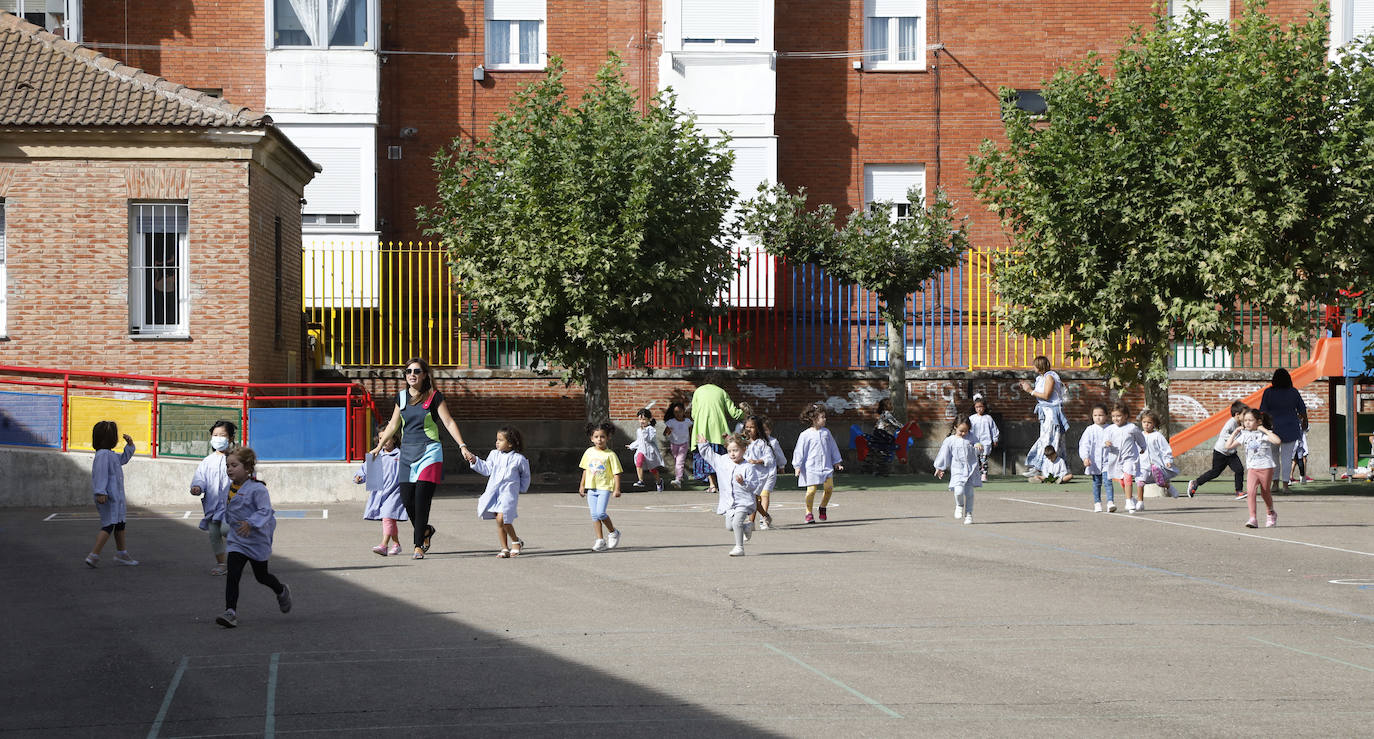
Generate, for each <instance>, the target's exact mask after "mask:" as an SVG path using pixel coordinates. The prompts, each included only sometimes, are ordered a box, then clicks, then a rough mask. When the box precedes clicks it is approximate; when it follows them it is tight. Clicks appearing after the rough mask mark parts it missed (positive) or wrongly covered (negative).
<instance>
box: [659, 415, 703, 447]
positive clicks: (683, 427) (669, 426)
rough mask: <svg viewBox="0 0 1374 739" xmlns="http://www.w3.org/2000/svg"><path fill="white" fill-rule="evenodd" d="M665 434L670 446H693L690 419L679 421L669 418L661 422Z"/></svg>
mask: <svg viewBox="0 0 1374 739" xmlns="http://www.w3.org/2000/svg"><path fill="white" fill-rule="evenodd" d="M663 426H664V429H665V430H666V432H667V436H668V443H670V444H695V440H694V439H692V419H690V418H684V419H682V420H681V421H679V420H677V419H676V418H670V419H668V420H666V421H664V422H663Z"/></svg>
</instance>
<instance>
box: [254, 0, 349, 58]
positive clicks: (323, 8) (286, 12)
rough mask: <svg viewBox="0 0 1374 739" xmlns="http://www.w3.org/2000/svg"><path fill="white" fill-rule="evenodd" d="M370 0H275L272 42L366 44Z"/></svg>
mask: <svg viewBox="0 0 1374 739" xmlns="http://www.w3.org/2000/svg"><path fill="white" fill-rule="evenodd" d="M368 4H369V0H272V45H273V46H306V47H315V48H330V47H344V48H349V47H352V48H357V47H362V46H367V45H368V42H369V35H368V30H369V29H368V18H369V16H370V13H369V12H368V11H369V8H368Z"/></svg>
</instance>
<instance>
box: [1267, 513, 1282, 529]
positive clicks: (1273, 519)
mask: <svg viewBox="0 0 1374 739" xmlns="http://www.w3.org/2000/svg"><path fill="white" fill-rule="evenodd" d="M1278 525H1279V514H1277V513H1275V512H1273V511H1269V515H1268V516H1265V517H1264V527H1265V528H1266V529H1272V528H1274V527H1275V526H1278Z"/></svg>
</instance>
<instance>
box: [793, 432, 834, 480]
mask: <svg viewBox="0 0 1374 739" xmlns="http://www.w3.org/2000/svg"><path fill="white" fill-rule="evenodd" d="M841 461H842V458H841V457H840V447H839V445H838V444H836V443H835V437H834V436H833V435H831V433H830V429H827V428H819V429H818V428H815V427H812V428H809V429H807V430H805V431H803V432H801V436H798V437H797V448H796V449H793V450H792V467H793V469H795V470H796V471H797V487H803V488H804V487H809V486H811V485H820V484H821V483H823V482H825V481H826V480H828V479H830V476H831V475H833V474H835V465H837V464H839V463H840V462H841Z"/></svg>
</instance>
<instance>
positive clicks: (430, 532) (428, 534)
mask: <svg viewBox="0 0 1374 739" xmlns="http://www.w3.org/2000/svg"><path fill="white" fill-rule="evenodd" d="M437 533H439V532H438V531H435V530H434V527H433V526H430V525H428V524H426V525H425V541H424V543H423V544H421V545H420V548H421V549H423V550H424V551H426V552H428V551H429V544H430V541H429V540H430V539H433V538H434V535H435V534H437Z"/></svg>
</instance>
